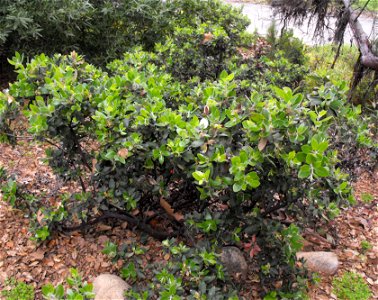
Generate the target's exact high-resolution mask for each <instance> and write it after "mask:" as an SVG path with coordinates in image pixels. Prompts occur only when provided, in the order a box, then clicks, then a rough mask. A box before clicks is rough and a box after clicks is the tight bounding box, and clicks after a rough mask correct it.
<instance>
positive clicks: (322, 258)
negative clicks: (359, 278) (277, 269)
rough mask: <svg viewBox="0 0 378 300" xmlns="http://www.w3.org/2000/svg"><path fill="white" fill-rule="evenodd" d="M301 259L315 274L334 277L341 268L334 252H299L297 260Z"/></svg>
mask: <svg viewBox="0 0 378 300" xmlns="http://www.w3.org/2000/svg"><path fill="white" fill-rule="evenodd" d="M301 258H303V259H304V260H305V265H306V267H307V268H308V269H309V270H310V271H313V272H319V273H324V274H329V275H332V274H335V273H336V271H337V269H338V268H339V260H338V258H337V255H336V254H335V253H333V252H325V251H314V252H298V253H297V259H298V260H299V259H301Z"/></svg>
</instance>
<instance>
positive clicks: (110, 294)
mask: <svg viewBox="0 0 378 300" xmlns="http://www.w3.org/2000/svg"><path fill="white" fill-rule="evenodd" d="M129 288H130V286H129V285H128V284H127V283H126V282H125V281H124V280H123V279H122V278H120V277H118V276H116V275H112V274H101V275H99V276H97V277H96V278H95V279H94V280H93V292H94V293H95V295H96V296H95V300H124V299H125V296H124V293H125V291H126V290H128V289H129Z"/></svg>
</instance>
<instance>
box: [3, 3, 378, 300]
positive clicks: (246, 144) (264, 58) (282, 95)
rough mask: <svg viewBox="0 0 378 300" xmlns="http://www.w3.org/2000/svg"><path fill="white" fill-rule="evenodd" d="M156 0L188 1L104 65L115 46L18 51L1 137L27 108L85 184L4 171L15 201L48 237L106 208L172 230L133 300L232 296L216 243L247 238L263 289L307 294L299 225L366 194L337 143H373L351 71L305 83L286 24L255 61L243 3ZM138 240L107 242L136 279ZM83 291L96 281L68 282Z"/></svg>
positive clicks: (54, 162)
mask: <svg viewBox="0 0 378 300" xmlns="http://www.w3.org/2000/svg"><path fill="white" fill-rule="evenodd" d="M152 2H153V3H154V4H156V5H161V6H164V7H165V8H166V9H167V8H168V7H169V8H170V9H175V10H176V12H179V14H178V16H177V14H176V15H175V17H172V18H173V19H172V20H171V23H170V22H168V23H169V24H167V25H166V26H167V27H164V26H165V25H164V26H162V25H156V26H157V27H156V28H163V29H164V28H170V30H171V31H169V33H167V32H168V31H167V32H165V33H164V37H162V40H161V41H159V36H157V41H158V43H157V44H156V45H151V44H150V43H151V39H150V40H149V37H150V34H153V31H149V33H146V32H144V31H143V32H139V33H138V31H136V32H137V35H138V36H139V38H141V40H139V41H137V42H135V43H136V44H138V46H137V47H134V48H132V46H135V45H133V43H128V44H127V46H126V45H121V46H120V48H119V50H125V51H126V50H128V51H126V53H125V54H124V55H123V57H119V58H118V59H115V60H111V61H110V62H109V63H108V64H107V66H106V67H104V65H105V61H107V59H108V57H107V58H104V57H102V58H101V60H102V62H103V63H102V64H100V65H102V67H101V66H98V65H96V64H92V63H88V62H87V61H86V59H85V58H84V57H83V56H82V55H80V54H78V53H77V52H76V51H73V52H71V53H70V54H67V55H62V54H55V55H46V54H39V55H36V56H35V57H34V58H33V59H31V60H27V61H26V62H25V56H24V55H23V54H20V53H18V52H17V53H16V54H15V56H14V57H13V58H12V59H10V60H9V62H10V64H11V65H13V66H14V68H15V70H16V72H17V80H16V81H15V82H14V83H12V84H11V85H10V86H9V90H8V91H4V92H3V93H0V133H1V138H2V140H3V141H6V142H10V143H16V142H17V141H18V136H17V135H18V133H17V130H14V129H15V127H14V121H15V120H16V119H19V118H22V117H24V118H25V120H26V121H25V122H26V126H25V127H26V128H27V130H28V131H29V134H30V135H29V137H31V138H32V139H34V140H35V141H39V142H41V143H44V144H49V145H50V146H51V147H50V148H49V149H47V151H46V156H47V158H46V163H47V164H49V166H50V167H51V168H52V169H53V171H54V173H55V174H56V176H58V177H60V178H61V179H63V180H64V181H71V182H77V183H78V188H77V190H76V191H74V192H70V193H68V192H67V193H64V194H58V193H57V194H55V195H54V197H53V198H51V197H49V199H47V198H46V197H45V196H44V195H43V194H38V193H35V194H32V193H30V192H29V191H28V190H27V188H26V187H25V186H24V185H22V183H20V182H18V181H17V178H16V177H15V176H13V174H7V170H6V168H2V169H1V171H0V183H1V186H2V194H3V199H4V200H6V201H8V202H9V203H10V204H11V205H13V206H15V207H17V208H20V209H24V210H25V211H26V213H27V214H28V216H29V218H30V220H31V221H30V223H31V230H32V233H33V238H34V239H35V240H36V241H37V242H43V241H46V240H49V239H50V238H51V237H52V236H54V234H55V233H56V232H58V231H72V230H80V229H81V230H85V229H86V228H88V227H89V226H91V225H94V224H96V223H99V222H105V221H107V220H109V219H116V220H122V221H127V222H128V223H129V224H130V225H131V226H133V227H136V228H138V229H139V230H141V231H142V232H145V233H147V234H149V235H151V236H153V237H155V238H157V239H159V240H164V242H163V244H164V247H165V251H166V253H167V254H169V255H170V256H172V262H170V263H168V264H167V265H160V266H156V276H155V277H154V278H149V284H148V288H146V286H145V285H144V286H135V287H134V289H133V290H132V291H130V293H129V296H130V297H134V298H136V299H149V297H152V298H153V297H158V296H160V297H161V299H179V298H180V297H184V298H187V299H212V298H214V297H217V299H218V298H219V299H234V298H236V297H237V296H236V295H237V289H238V287H239V286H237V285H235V283H233V282H232V280H231V278H230V277H229V276H228V274H227V272H225V270H223V268H222V267H221V264H220V263H219V262H220V260H219V256H220V254H219V253H220V251H221V248H222V247H223V246H224V245H236V246H238V247H239V248H240V249H243V250H244V252H245V254H246V256H247V257H248V259H249V262H250V263H251V265H252V266H253V267H254V268H255V269H256V270H257V272H258V274H259V277H260V282H261V285H262V290H261V295H262V296H264V295H266V297H267V299H275V298H288V299H295V298H297V299H302V298H303V297H304V293H305V289H306V283H305V281H304V279H305V278H308V277H309V275H308V274H307V272H306V270H304V269H303V268H300V267H299V265H298V264H297V261H296V252H297V251H298V250H299V249H300V248H301V245H302V238H301V231H302V229H304V228H305V227H306V226H309V225H315V224H317V222H318V221H321V220H329V219H332V218H334V217H335V216H336V215H337V214H338V212H339V211H340V210H339V208H340V207H343V206H346V205H349V204H350V203H353V202H354V197H353V196H352V193H351V186H350V182H349V181H350V179H349V178H348V175H347V174H345V173H343V172H342V170H341V167H343V161H341V160H340V156H339V154H338V150H339V148H340V145H343V146H345V147H347V146H348V145H349V143H350V141H351V140H353V141H354V143H353V147H359V146H360V145H362V146H364V147H366V148H368V149H376V144H374V141H373V140H372V139H371V136H370V128H369V126H368V124H369V122H370V120H369V119H366V120H364V119H362V118H360V114H361V108H360V107H355V106H352V105H351V104H349V103H348V102H347V93H348V88H347V85H346V83H345V82H343V81H341V80H335V81H333V82H321V84H320V85H319V86H314V88H313V89H309V88H307V89H306V88H305V87H303V81H304V80H306V77H305V76H306V73H307V72H308V70H307V68H306V66H303V65H301V64H302V63H304V57H303V54H302V53H301V51H303V45H301V44H300V43H299V41H297V40H294V39H292V36H291V35H290V34H288V35H285V36H284V37H283V38H282V39H280V40H279V43H278V44H277V45H275V46H276V47H277V48H274V47H273V45H270V46H269V43H267V44H266V45H265V46H266V47H265V46H262V47H260V46H256V45H251V49H252V54H251V55H249V56H247V57H243V56H242V55H240V48H239V47H238V46H239V45H240V44H243V43H245V40H243V34H242V32H243V30H244V29H245V27H246V25H247V22H245V19H244V18H243V17H240V16H238V15H237V12H236V11H231V12H230V13H226V11H227V7H226V6H223V5H221V4H220V3H219V2H216V1H214V2H213V1H184V0H183V1H174V2H173V1H172V3H171V2H169V1H168V2H167V4H163V3H161V2H160V1H152ZM122 3H123V4H125V3H124V2H120V5H121V4H122ZM168 4H169V5H171V6H165V5H168ZM113 9H114V7H113ZM214 10H215V11H217V16H219V18H218V19H217V18H215V17H213V16H212V12H213V11H214ZM137 11H138V12H139V13H142V12H140V11H139V10H137ZM198 12H200V13H198ZM148 13H149V11H148V10H147V12H146V14H147V16H148ZM183 16H185V17H183ZM112 24H113V25H114V23H112ZM117 24H118V23H117ZM172 24H174V26H173V27H170V26H172ZM118 25H119V27H120V28H118V30H117V31H116V32H117V34H118V33H119V31H121V32H122V28H123V26H124V24H118ZM118 25H117V26H118ZM129 25H130V24H128V26H129ZM159 26H161V27H159ZM99 27H101V29H103V27H102V25H101V26H99ZM104 28H106V26H104ZM156 28H155V29H156ZM123 29H124V30H126V28H123ZM144 29H145V30H147V29H146V28H144ZM153 29H154V26H152V25H151V27H150V28H148V30H153ZM167 30H168V29H167ZM162 32H163V31H162ZM122 34H125V33H122ZM74 36H76V35H75V34H74ZM124 37H125V35H122V38H121V39H123V38H124ZM150 38H151V37H150ZM244 38H245V36H244ZM272 39H273V38H272ZM274 40H275V41H277V40H276V38H274ZM291 43H293V47H291V46H290V45H291ZM244 46H245V45H244ZM294 46H295V47H294ZM285 49H286V50H285ZM287 49H291V50H293V51H291V52H289V51H287ZM117 51H118V50H117ZM117 51H116V52H114V53H112V54H111V55H110V56H109V57H112V58H114V56H117V54H116V53H118V52H117ZM269 51H271V52H269ZM96 53H97V52H96ZM99 53H100V52H99ZM85 54H88V53H85ZM101 55H103V53H102V54H101ZM88 56H89V55H88ZM88 58H89V59H91V57H90V56H89V57H88ZM322 79H323V78H322ZM314 85H315V84H314ZM287 86H290V87H287ZM301 91H303V93H301ZM282 215H284V216H285V217H284V218H283V217H282ZM287 220H289V221H290V222H287ZM157 224H160V226H157ZM140 251H142V250H140V249H139V248H135V249H132V250H130V249H129V250H128V251H126V250H125V249H123V250H119V249H118V248H117V245H116V244H112V243H108V244H106V247H105V249H104V250H103V253H106V254H108V255H109V256H110V257H112V258H119V259H126V258H130V257H133V258H135V261H129V262H128V263H127V264H126V265H125V266H124V268H123V269H122V272H121V275H122V276H123V277H124V278H127V279H128V280H134V281H135V280H136V278H139V277H141V278H143V276H144V275H143V273H142V272H141V270H140V268H139V265H138V259H137V256H138V255H139V253H140ZM129 255H130V256H129ZM75 272H76V271H75ZM172 274H175V275H176V278H173V275H172ZM73 276H75V278H79V276H78V273H77V272H76V273H73ZM78 282H79V283H80V284H81V281H78ZM199 283H201V284H199ZM213 287H214V288H213ZM82 288H84V290H80V289H82ZM43 292H44V294H45V296H46V295H47V296H46V297H55V296H57V295H62V293H64V290H63V287H61V286H58V287H56V288H54V287H53V286H48V287H45V289H44V291H43ZM81 292H88V293H90V292H91V290H90V288H88V290H87V289H86V288H85V286H80V288H77V289H75V290H71V292H70V293H71V294H72V295H74V294H75V293H77V294H80V293H81ZM48 295H50V296H48ZM90 296H91V295H90ZM269 297H270V298H269Z"/></svg>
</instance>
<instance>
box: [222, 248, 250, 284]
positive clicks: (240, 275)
mask: <svg viewBox="0 0 378 300" xmlns="http://www.w3.org/2000/svg"><path fill="white" fill-rule="evenodd" d="M221 261H222V263H223V265H224V267H225V268H226V270H227V272H228V274H229V275H230V276H232V277H233V278H234V279H235V280H240V279H241V280H245V279H246V278H247V272H248V265H247V262H246V260H245V258H244V255H243V252H241V251H240V250H239V248H236V247H231V246H230V247H223V249H222V254H221Z"/></svg>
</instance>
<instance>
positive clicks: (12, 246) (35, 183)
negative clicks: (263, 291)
mask: <svg viewBox="0 0 378 300" xmlns="http://www.w3.org/2000/svg"><path fill="white" fill-rule="evenodd" d="M44 151H45V146H44V145H41V144H39V143H34V142H31V141H29V140H27V139H26V140H25V141H23V142H21V143H20V144H19V145H17V146H15V147H11V146H10V145H7V144H0V167H1V166H4V167H6V168H7V169H8V173H9V174H14V175H16V176H17V180H18V181H19V182H21V183H24V184H26V185H27V187H28V189H29V190H30V192H31V193H33V192H38V193H41V192H43V193H44V194H45V197H46V199H49V197H50V195H53V193H56V192H57V191H58V192H64V191H67V190H70V189H75V185H71V186H69V185H66V184H63V183H61V182H59V181H57V180H56V179H55V177H54V176H53V175H52V173H51V171H50V169H49V167H48V166H46V165H45V164H44V163H43V162H42V161H41V158H43V157H44ZM354 186H355V196H356V198H357V199H358V204H357V205H356V206H353V207H349V208H347V209H344V210H343V211H342V212H341V214H340V216H338V217H337V218H336V219H335V220H332V221H330V222H329V223H328V224H327V225H326V226H325V228H323V229H322V230H318V233H314V232H311V231H309V232H307V234H306V235H305V238H306V240H307V243H306V248H305V250H323V251H333V252H335V253H336V254H337V255H338V257H339V260H340V268H339V271H338V272H337V274H336V275H334V276H339V275H341V274H343V272H345V271H351V270H353V271H355V272H357V273H359V274H361V275H362V276H363V277H364V278H365V280H366V282H368V284H369V287H370V289H371V290H372V291H373V293H374V295H375V296H374V297H375V298H374V299H378V172H376V173H375V174H371V173H364V174H362V175H361V176H359V178H358V180H357V182H356V183H355V185H354ZM366 193H369V194H370V195H372V196H373V199H372V200H370V201H368V202H367V203H365V202H363V201H362V200H361V199H362V198H366V197H362V195H363V194H366ZM51 201H53V199H51ZM110 225H112V226H110ZM28 227H29V219H28V218H27V216H26V215H25V214H24V213H23V212H22V211H20V210H16V209H12V208H11V207H10V206H9V205H8V204H6V203H5V202H3V201H0V228H1V235H0V284H1V285H0V290H1V289H3V288H6V287H4V285H3V283H4V280H5V279H6V278H9V277H15V278H16V279H18V280H21V281H24V282H26V283H29V284H32V285H33V286H34V287H35V288H36V292H37V293H36V294H37V295H36V299H41V292H40V289H41V287H42V286H43V285H44V284H46V283H48V282H50V283H52V284H54V285H56V284H59V283H62V282H64V279H65V278H66V276H67V275H69V269H70V268H73V267H74V268H77V269H78V270H79V271H80V273H81V274H82V275H83V279H84V280H89V281H91V280H93V277H94V276H96V275H99V274H101V273H114V274H119V270H120V269H121V268H122V267H123V261H121V260H119V261H113V262H112V261H111V259H110V258H109V257H107V256H106V255H104V254H102V253H101V251H102V249H103V247H104V244H105V243H106V242H107V241H112V242H114V243H118V244H120V243H126V244H133V243H138V244H140V243H141V234H140V232H137V231H136V232H135V231H133V230H132V228H128V224H127V223H125V222H124V223H115V224H98V225H97V226H95V227H93V228H91V229H90V230H89V231H87V232H85V233H83V232H79V231H76V232H72V233H66V234H63V233H59V234H57V235H55V236H54V237H53V238H52V239H51V240H49V241H48V242H45V243H42V244H40V245H37V244H36V243H35V242H33V241H32V240H31V239H30V238H31V237H32V236H31V233H29V231H28ZM332 238H334V239H335V240H332ZM362 241H367V242H369V243H370V244H371V246H372V247H371V249H369V250H367V251H365V252H364V251H363V250H362V248H361V242H362ZM144 248H145V249H146V250H147V252H146V254H145V255H143V258H142V260H143V265H144V266H146V268H147V266H148V264H151V263H153V262H159V261H165V260H167V259H169V257H167V256H165V255H164V253H163V251H162V245H161V243H160V242H158V241H156V240H154V239H152V238H148V239H147V242H146V243H145V245H144ZM334 276H322V277H321V282H320V283H319V284H318V285H316V286H312V287H310V293H309V294H310V298H311V299H314V300H315V299H317V300H319V299H320V300H322V299H324V300H325V299H336V296H335V295H334V294H333V290H332V279H333V278H334ZM253 286H257V287H256V289H255V288H253ZM245 287H247V288H246V290H248V291H245V292H244V293H243V299H259V297H258V282H257V281H256V278H255V276H250V278H249V279H248V280H247V282H246V283H245Z"/></svg>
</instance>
